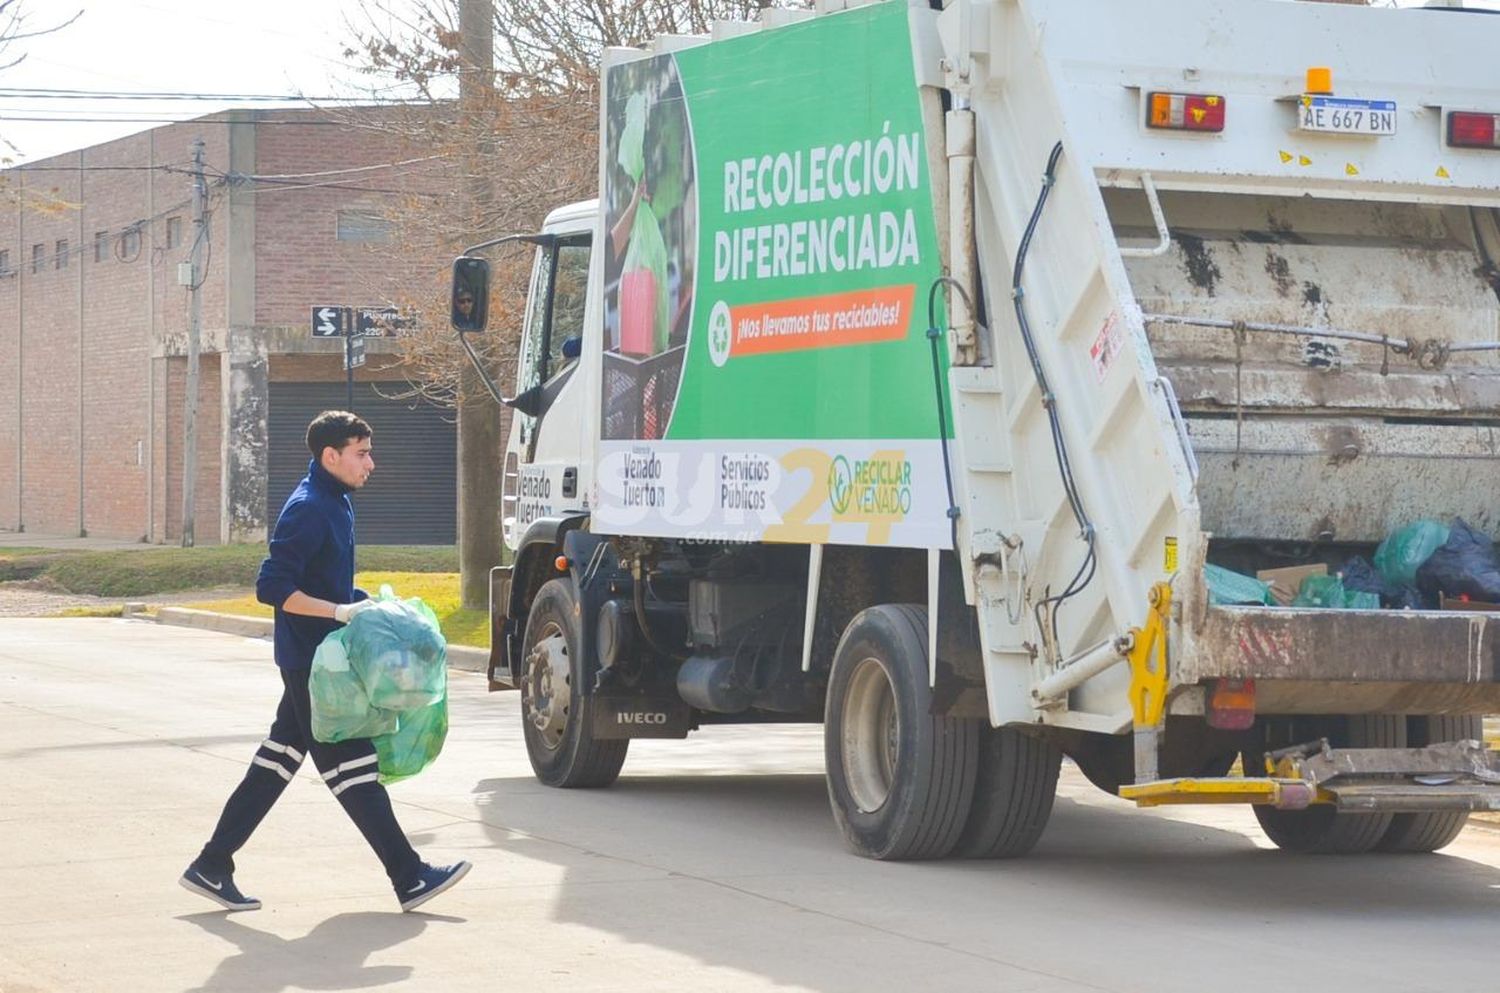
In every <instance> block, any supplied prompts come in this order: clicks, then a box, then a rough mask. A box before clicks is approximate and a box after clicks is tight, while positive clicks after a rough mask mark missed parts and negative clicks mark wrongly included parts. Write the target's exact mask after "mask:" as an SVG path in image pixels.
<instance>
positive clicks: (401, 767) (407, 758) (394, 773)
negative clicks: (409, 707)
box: [375, 696, 448, 784]
mask: <svg viewBox="0 0 1500 993" xmlns="http://www.w3.org/2000/svg"><path fill="white" fill-rule="evenodd" d="M447 738H448V698H447V697H446V696H445V697H443V699H441V700H439V701H438V702H437V703H434V704H431V705H430V706H426V707H422V708H421V709H420V710H414V711H411V712H410V713H406V714H402V715H401V717H400V724H399V726H398V727H397V728H396V730H395V731H394V732H392V733H391V734H382V735H379V736H378V737H376V738H375V754H376V755H377V756H378V757H379V760H380V766H379V768H380V781H381V782H382V783H386V784H390V783H395V782H399V781H401V780H403V779H409V778H411V777H412V776H415V775H416V774H417V773H419V772H421V771H422V770H423V769H425V768H427V767H428V766H429V765H431V764H432V761H433V759H435V758H437V757H438V753H439V752H441V751H442V750H443V742H444V741H446V740H447Z"/></svg>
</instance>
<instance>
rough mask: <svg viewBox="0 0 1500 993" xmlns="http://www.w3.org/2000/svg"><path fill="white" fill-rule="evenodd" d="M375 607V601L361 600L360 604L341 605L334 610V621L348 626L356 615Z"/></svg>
mask: <svg viewBox="0 0 1500 993" xmlns="http://www.w3.org/2000/svg"><path fill="white" fill-rule="evenodd" d="M373 606H375V601H374V600H361V601H359V602H358V603H341V604H339V605H338V606H336V607H334V608H333V619H334V620H336V621H338V622H339V623H340V624H348V623H349V622H350V621H352V620H354V615H355V614H358V613H361V612H363V611H365V610H368V609H370V608H371V607H373Z"/></svg>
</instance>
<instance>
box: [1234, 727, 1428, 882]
mask: <svg viewBox="0 0 1500 993" xmlns="http://www.w3.org/2000/svg"><path fill="white" fill-rule="evenodd" d="M1292 737H1294V738H1296V739H1297V741H1311V740H1315V739H1317V738H1319V737H1327V738H1328V740H1329V741H1330V742H1332V743H1333V745H1334V746H1335V747H1337V746H1340V745H1342V746H1344V747H1346V748H1405V747H1406V721H1405V720H1404V719H1403V718H1402V717H1401V716H1400V715H1396V714H1357V715H1350V716H1348V717H1342V718H1331V719H1328V720H1326V721H1318V722H1309V721H1303V720H1299V721H1297V722H1296V733H1295V734H1294V735H1293V736H1292ZM1295 743H1296V742H1294V741H1291V740H1287V741H1278V742H1274V743H1269V744H1268V748H1272V749H1274V748H1280V747H1284V746H1286V745H1290V744H1295ZM1262 765H1263V760H1262V758H1261V756H1260V755H1258V754H1257V755H1251V754H1248V753H1247V754H1246V755H1245V768H1246V769H1258V768H1260V767H1262ZM1254 809H1255V818H1256V820H1258V821H1260V826H1261V830H1263V831H1265V833H1266V837H1268V838H1270V839H1271V841H1272V842H1273V843H1274V844H1275V845H1276V847H1277V848H1280V849H1282V850H1283V851H1288V852H1297V853H1299V854H1303V855H1360V854H1363V853H1365V852H1368V851H1372V850H1373V849H1374V848H1375V846H1376V845H1378V844H1379V843H1380V840H1381V838H1383V837H1384V836H1385V833H1386V831H1387V830H1389V828H1390V826H1391V820H1392V817H1393V815H1391V814H1352V813H1347V812H1343V813H1341V812H1339V811H1337V810H1335V809H1334V808H1333V807H1331V806H1328V805H1318V806H1312V807H1308V808H1307V809H1306V810H1277V809H1276V808H1274V807H1264V806H1257V807H1255V808H1254Z"/></svg>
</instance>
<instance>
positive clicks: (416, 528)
mask: <svg viewBox="0 0 1500 993" xmlns="http://www.w3.org/2000/svg"><path fill="white" fill-rule="evenodd" d="M369 113H373V111H371V112H369ZM199 138H201V139H202V140H203V141H204V143H205V146H206V159H207V170H206V171H207V174H208V176H209V214H208V223H207V234H208V243H207V245H206V251H205V257H206V265H205V267H204V269H205V271H204V273H203V275H202V280H203V282H202V294H203V296H202V307H203V309H202V314H203V318H202V335H201V343H202V344H201V351H202V358H201V364H200V374H199V376H200V378H199V383H200V389H199V404H198V408H197V411H198V413H197V418H198V427H197V437H198V444H197V447H198V470H197V473H196V476H195V479H196V483H195V490H196V498H195V513H194V531H195V538H196V540H197V542H198V543H200V544H203V543H213V542H227V541H260V540H264V538H265V531H266V523H267V520H268V516H269V519H272V520H274V517H275V514H276V512H277V510H279V507H280V503H281V501H282V500H283V499H284V498H285V495H286V493H287V492H289V489H290V486H291V485H292V484H293V483H294V482H295V479H296V477H297V476H300V474H301V471H302V470H303V468H304V467H305V465H306V460H307V454H306V451H305V450H304V449H299V447H298V446H299V445H300V444H301V442H300V433H301V430H302V428H304V427H305V426H306V422H307V419H308V416H310V414H311V413H315V412H316V411H317V410H318V409H323V408H328V407H343V406H345V403H346V401H345V392H344V385H343V384H344V371H343V343H342V341H340V340H337V339H335V340H318V339H314V338H313V336H312V333H311V326H310V325H311V312H312V308H313V307H314V306H315V305H325V304H340V305H348V306H370V305H376V306H379V305H382V304H386V303H390V302H395V301H397V300H400V299H402V297H403V292H405V293H414V292H422V291H423V290H424V289H429V288H430V287H432V286H433V285H434V278H435V276H436V270H437V269H438V268H440V267H441V266H442V264H443V260H439V259H409V260H403V259H402V258H400V257H399V256H400V253H399V252H398V251H396V246H395V245H394V244H392V243H391V237H390V235H391V232H390V222H389V220H388V218H389V211H390V204H391V202H392V198H393V197H405V198H408V199H409V198H411V197H417V198H420V197H422V196H429V195H432V194H435V193H437V192H439V191H440V190H441V189H443V188H445V185H446V180H445V179H444V174H443V172H442V171H441V169H440V168H439V167H438V166H437V164H436V163H433V162H411V161H408V162H407V164H404V165H396V166H394V167H393V166H392V163H399V162H402V160H403V155H405V156H407V157H408V159H409V157H410V156H411V155H412V153H411V152H409V151H404V152H403V149H402V148H401V147H400V146H399V145H398V142H397V141H396V140H395V139H391V138H385V137H383V136H382V135H381V134H380V133H379V132H377V131H373V130H371V129H368V128H358V129H355V128H353V127H350V126H348V125H347V123H343V124H340V123H338V122H335V121H332V120H331V119H329V118H327V117H325V116H324V115H322V114H321V113H320V112H317V111H279V110H278V111H234V112H228V113H224V114H217V115H210V116H209V117H205V118H200V119H197V120H194V121H189V122H184V123H179V124H172V125H168V126H165V127H160V128H156V129H154V130H151V131H147V132H143V133H141V134H137V135H133V136H131V137H128V138H123V139H120V140H118V141H112V142H108V143H106V144H101V145H96V146H94V147H91V148H86V149H83V150H81V151H78V152H70V153H67V154H64V155H59V156H55V157H53V158H50V159H46V160H43V161H40V162H36V163H31V164H28V165H26V166H24V167H20V168H16V169H11V170H7V171H5V172H4V173H0V179H3V182H4V184H5V187H4V188H5V189H6V190H7V192H8V193H9V194H10V197H9V200H6V201H0V203H4V206H3V207H0V529H11V530H24V531H28V532H37V533H45V534H58V535H78V534H86V535H94V536H101V537H113V538H123V539H131V540H135V539H139V540H142V541H149V542H172V541H176V540H178V538H179V537H180V535H181V532H182V505H183V493H182V490H183V448H184V444H183V439H184V423H183V421H184V407H185V399H186V379H187V376H186V372H187V359H186V349H187V328H188V298H189V290H188V288H187V287H186V286H184V285H180V284H179V263H184V262H186V261H187V260H188V258H189V252H190V249H191V241H192V238H193V236H194V228H193V221H192V212H191V208H190V198H191V191H192V178H191V175H190V166H191V161H192V146H193V142H194V140H195V139H199ZM366 167H372V168H366ZM247 177H254V178H253V179H251V178H247ZM394 348H395V344H394V342H390V341H385V340H378V339H376V340H371V341H370V342H369V360H368V363H367V364H366V366H364V367H363V368H361V369H359V370H358V376H357V378H358V380H359V391H358V394H357V399H356V402H355V408H356V410H357V411H359V412H360V413H362V414H365V416H367V417H369V419H370V420H371V422H372V423H373V424H374V426H375V427H376V461H377V471H376V473H375V475H374V476H373V477H372V479H371V482H370V484H369V485H368V486H367V487H366V490H365V491H362V493H361V495H360V498H359V500H358V501H357V505H358V507H359V513H360V536H361V540H364V541H371V540H378V541H420V542H446V541H452V540H453V538H454V518H455V511H454V490H455V482H454V478H453V476H454V431H453V427H452V424H451V418H445V417H444V416H443V415H442V412H440V411H438V410H436V409H435V408H431V407H422V406H419V405H414V404H410V403H404V402H400V401H396V400H392V399H388V397H390V396H391V395H393V394H396V393H399V392H401V389H402V387H403V386H404V382H403V381H402V377H401V376H400V374H399V370H398V369H395V368H394V358H393V356H392V352H393V351H394ZM288 477H290V478H288ZM380 484H385V485H380ZM413 485H416V486H419V488H420V490H421V493H422V495H421V498H420V500H417V499H414V498H413V495H412V493H411V492H410V489H409V488H410V487H411V486H413ZM403 489H404V490H406V492H402V490H403Z"/></svg>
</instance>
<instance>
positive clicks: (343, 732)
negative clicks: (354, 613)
mask: <svg viewBox="0 0 1500 993" xmlns="http://www.w3.org/2000/svg"><path fill="white" fill-rule="evenodd" d="M343 631H344V629H343V628H340V629H339V630H337V631H332V632H330V633H329V635H328V637H326V638H324V639H323V643H322V644H320V645H319V646H318V650H317V651H316V652H314V653H313V663H312V674H311V676H310V678H309V680H308V693H309V695H310V696H311V697H312V732H313V737H314V738H316V739H318V740H319V741H326V742H329V743H330V744H332V743H336V742H340V741H348V740H350V739H351V738H373V737H375V736H376V735H378V734H389V733H390V732H392V731H394V730H396V713H395V711H391V710H382V709H381V708H379V707H375V706H372V705H371V703H370V696H369V694H368V693H366V692H365V684H364V680H362V679H361V678H360V677H359V676H358V675H357V674H356V673H355V672H354V670H353V669H351V668H350V666H349V653H348V652H347V651H346V650H345V648H344V639H343V637H342V635H343Z"/></svg>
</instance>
